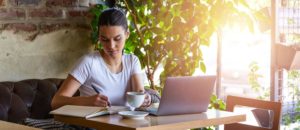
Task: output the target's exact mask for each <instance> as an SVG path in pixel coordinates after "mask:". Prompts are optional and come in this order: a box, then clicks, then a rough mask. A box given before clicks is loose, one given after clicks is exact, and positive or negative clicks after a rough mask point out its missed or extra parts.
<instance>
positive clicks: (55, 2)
mask: <svg viewBox="0 0 300 130" xmlns="http://www.w3.org/2000/svg"><path fill="white" fill-rule="evenodd" d="M62 4H63V0H47V2H46V6H47V7H52V6H62Z"/></svg>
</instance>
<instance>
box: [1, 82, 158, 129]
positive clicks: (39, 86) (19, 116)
mask: <svg viewBox="0 0 300 130" xmlns="http://www.w3.org/2000/svg"><path fill="white" fill-rule="evenodd" d="M62 82H63V79H56V78H49V79H28V80H22V81H17V82H0V120H4V121H8V122H14V123H19V124H24V120H25V119H28V118H30V119H37V120H38V119H50V118H52V117H53V116H52V115H50V114H49V112H50V111H51V100H52V98H53V96H54V94H55V93H56V91H57V90H58V88H59V87H60V86H61V84H62ZM146 91H147V92H148V93H150V95H151V98H152V99H153V100H152V102H158V101H159V96H158V93H156V91H153V90H150V89H147V90H146ZM74 96H79V91H77V92H76V93H75V95H74Z"/></svg>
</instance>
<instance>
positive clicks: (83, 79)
mask: <svg viewBox="0 0 300 130" xmlns="http://www.w3.org/2000/svg"><path fill="white" fill-rule="evenodd" d="M98 27H99V40H100V43H101V44H102V47H103V48H102V49H101V50H100V51H99V52H93V53H91V54H88V55H86V56H84V57H82V58H81V59H80V60H79V62H78V63H77V65H76V66H75V68H74V69H73V70H72V71H71V72H70V73H69V75H68V77H67V79H66V80H65V81H64V83H63V84H62V86H61V88H60V89H59V90H58V92H57V93H56V94H55V96H54V98H53V100H52V103H51V105H52V108H53V109H56V108H58V107H60V106H63V105H67V104H68V105H86V106H101V107H106V106H109V105H125V104H126V99H125V94H126V91H137V92H144V91H145V90H144V87H143V83H142V71H141V65H140V62H139V60H138V58H137V57H136V56H134V55H132V54H123V49H124V45H125V41H126V39H127V38H128V37H129V31H128V25H127V19H126V16H125V14H124V13H123V12H122V11H121V10H119V9H116V8H110V9H107V10H104V11H103V12H102V14H101V15H100V17H99V24H98ZM93 87H94V88H93ZM78 89H79V91H80V96H79V97H72V96H73V95H74V94H75V92H76V91H77V90H78ZM96 91H99V93H97V92H96ZM150 104H151V97H150V96H149V95H148V94H146V96H145V100H144V103H143V105H142V106H144V107H145V106H149V105H150Z"/></svg>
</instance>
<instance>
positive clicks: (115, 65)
mask: <svg viewBox="0 0 300 130" xmlns="http://www.w3.org/2000/svg"><path fill="white" fill-rule="evenodd" d="M100 54H101V56H102V58H103V60H104V62H105V63H106V65H107V66H108V68H109V69H110V71H112V72H113V73H118V72H121V71H122V55H120V56H114V57H112V56H109V55H107V54H105V53H104V52H103V50H101V51H100Z"/></svg>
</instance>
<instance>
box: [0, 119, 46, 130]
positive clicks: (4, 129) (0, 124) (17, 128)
mask: <svg viewBox="0 0 300 130" xmlns="http://www.w3.org/2000/svg"><path fill="white" fill-rule="evenodd" d="M0 130H41V129H38V128H34V127H29V126H25V125H19V124H16V123H11V122H6V121H2V120H0Z"/></svg>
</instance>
